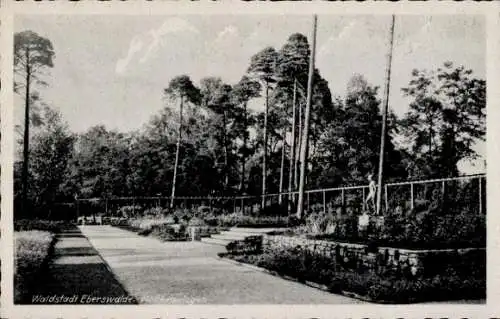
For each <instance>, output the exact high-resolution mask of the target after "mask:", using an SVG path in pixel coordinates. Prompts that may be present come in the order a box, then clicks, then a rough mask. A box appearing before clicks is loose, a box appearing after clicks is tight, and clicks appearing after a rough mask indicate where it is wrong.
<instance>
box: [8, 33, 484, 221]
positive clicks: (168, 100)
mask: <svg viewBox="0 0 500 319" xmlns="http://www.w3.org/2000/svg"><path fill="white" fill-rule="evenodd" d="M24 35H25V36H26V37H27V39H28V38H29V39H35V38H36V39H37V40H36V41H34V42H35V43H38V42H39V44H37V45H35V46H34V48H42V47H43V48H44V50H43V52H42V51H41V52H39V53H37V54H40V56H39V62H40V63H42V64H43V63H45V64H46V66H49V67H50V66H51V65H52V59H53V55H54V54H53V49H52V48H51V44H50V41H46V39H45V40H44V39H39V38H37V37H35V35H34V34H32V33H29V32H28V33H25V34H24ZM19 36H21V35H19ZM18 39H20V40H19V41H17V42H18V44H16V45H17V47H16V48H19V50H18V53H16V56H15V65H16V68H21V67H22V66H23V63H24V62H23V58H24V56H23V54H21V53H22V52H24V51H22V50H23V49H22V48H26V47H25V46H24V45H25V44H26V43H27V42H29V41H28V40H26V39H24V40H23V38H22V37H20V38H19V37H18ZM25 40H26V41H27V42H26V41H25ZM23 41H24V42H23ZM42 42H43V43H42ZM30 45H31V44H30ZM23 46H24V47H23ZM45 49H46V50H45ZM309 58H310V48H309V43H308V39H307V37H306V36H305V35H303V34H299V33H295V34H292V35H290V37H289V38H288V39H287V40H286V42H285V43H284V45H283V46H282V47H281V48H279V49H278V50H276V49H274V48H272V47H267V48H263V49H262V50H260V51H258V52H256V53H255V54H254V55H253V56H252V57H251V59H250V61H249V67H248V68H247V70H246V72H245V74H243V75H242V77H241V80H240V81H239V82H237V83H234V84H231V83H225V82H224V81H223V80H222V79H221V78H218V77H214V76H209V75H208V76H205V77H202V79H201V81H200V82H199V83H194V82H193V81H192V79H191V78H190V77H189V76H187V75H179V76H176V77H174V78H172V79H171V80H170V81H169V82H168V83H167V85H166V88H165V89H164V90H163V101H164V106H165V107H164V108H162V109H161V110H159V111H158V113H156V114H154V115H153V116H152V117H151V119H150V120H149V121H148V122H147V123H145V125H144V126H143V128H142V129H140V130H137V131H135V132H118V131H114V130H109V129H107V128H106V127H104V126H94V127H91V128H89V129H88V130H87V131H86V132H83V133H80V134H72V133H70V132H69V130H68V129H67V127H66V125H65V123H64V122H63V121H62V119H61V118H60V116H59V115H58V114H57V113H56V112H54V111H50V112H48V111H47V112H46V113H44V114H42V113H40V116H39V118H40V121H39V122H40V123H41V124H40V125H41V126H40V130H39V131H38V132H36V134H35V136H34V137H33V142H34V143H35V147H34V149H33V151H32V152H31V156H32V158H33V160H32V162H33V163H32V165H30V172H29V174H30V177H31V178H32V179H33V184H29V186H30V193H29V201H30V202H32V203H33V204H34V205H36V206H38V207H41V206H46V207H41V208H40V209H39V211H38V212H37V216H38V215H42V216H39V217H43V214H49V213H50V211H51V207H50V204H51V203H53V202H71V201H73V200H74V196H75V195H77V196H78V197H79V198H91V197H96V198H110V199H111V198H113V197H125V196H126V197H129V196H134V197H142V196H144V197H150V196H158V197H162V196H166V195H170V194H171V192H172V190H173V189H174V188H175V194H176V196H183V195H186V196H204V197H206V196H212V197H218V196H221V197H230V196H233V195H236V194H238V195H240V194H245V195H260V194H262V193H263V191H264V189H263V187H264V186H265V187H266V191H265V192H266V193H271V192H279V191H282V190H285V189H286V188H287V187H286V182H285V180H288V186H289V187H290V188H291V189H292V190H293V189H294V188H295V187H296V185H295V182H296V180H297V173H298V172H296V167H297V166H298V164H299V163H298V159H297V157H298V150H299V149H300V140H301V139H300V138H299V135H300V133H301V130H302V128H303V124H304V123H303V116H304V110H303V109H304V104H305V97H306V92H305V88H306V87H307V74H308V62H309ZM37 59H38V58H37ZM32 61H37V60H36V59H35V60H32ZM42 64H41V65H40V68H43V67H44V66H43V65H42ZM21 69H22V68H21ZM21 69H20V70H21ZM16 70H17V69H16ZM312 93H313V94H312V105H311V125H310V143H309V147H308V164H309V165H308V172H307V184H308V185H307V187H308V188H316V187H336V186H347V185H359V184H366V183H367V181H366V177H367V174H369V173H374V174H376V173H377V172H376V169H377V167H378V159H379V148H380V131H381V125H382V121H381V120H382V118H381V111H380V101H379V95H380V94H379V90H378V88H377V87H375V86H373V85H372V84H370V83H368V81H367V80H366V79H365V77H364V76H363V75H361V74H355V75H353V77H352V78H351V79H350V80H349V82H348V83H347V93H346V95H345V96H335V95H334V92H332V91H331V89H330V85H329V83H328V82H327V81H326V80H325V79H324V78H323V77H322V75H321V71H320V70H319V69H316V70H314V72H313V90H312ZM403 93H404V94H405V95H407V96H408V97H409V98H410V99H411V105H410V111H409V112H408V114H406V115H405V116H404V117H403V118H402V119H398V118H397V117H396V115H395V114H393V113H389V114H388V131H389V134H388V140H387V144H386V151H387V153H386V154H385V155H386V156H385V158H386V161H385V164H384V165H385V166H384V181H385V182H389V181H392V180H402V179H406V178H408V177H411V178H415V179H417V178H424V177H428V176H435V175H437V174H439V175H449V176H453V175H457V173H458V171H457V169H456V163H457V162H458V161H460V160H462V159H465V158H474V157H475V156H476V155H477V154H476V153H475V152H474V150H473V144H474V143H475V142H476V141H478V140H481V139H483V138H484V131H485V123H484V119H485V114H484V109H485V108H484V105H485V81H484V80H481V79H479V78H476V77H474V76H473V74H472V71H470V70H466V69H465V68H463V67H461V66H458V67H455V66H453V65H452V64H451V63H446V64H445V65H444V67H443V68H440V69H438V70H436V71H433V72H428V71H423V70H416V71H415V72H414V73H413V74H412V79H411V81H410V83H409V84H408V86H407V87H406V88H404V90H403ZM264 99H265V101H263V100H264ZM37 101H39V100H37ZM181 101H182V102H183V103H182V104H183V109H182V114H180V112H179V111H180V109H179V107H180V104H181V103H180V102H181ZM294 101H295V104H294V103H293V102H294ZM261 104H262V106H263V107H261ZM292 114H295V118H293V116H292ZM181 118H182V119H181ZM51 123H52V124H51ZM292 132H293V134H292ZM292 135H294V137H295V139H294V140H293V141H292V138H291V137H292ZM400 140H403V142H401V143H400ZM177 150H178V153H179V158H178V161H177V162H176V160H175V159H176V153H177ZM264 162H265V164H264ZM21 164H22V162H20V161H18V162H16V163H15V177H16V178H15V193H16V211H18V209H19V208H20V205H19V204H20V201H19V199H18V198H17V197H19V193H20V190H21V186H22V185H23V183H22V178H21V175H22V174H21V173H22V167H21ZM263 166H265V168H264V167H263ZM174 172H177V174H178V177H175V178H174V176H173V175H174ZM174 180H175V187H174ZM25 184H26V183H25ZM462 195H463V196H465V197H467V196H468V195H467V193H462ZM358 197H361V196H358ZM465 197H464V198H465ZM467 198H468V197H467ZM391 200H392V201H396V200H398V201H399V203H397V205H401V206H406V203H404V201H405V200H404V199H403V198H399V197H398V198H397V199H396V198H394V199H391ZM449 200H450V201H452V200H451V199H449ZM223 201H224V200H223ZM351 202H352V201H351ZM351 202H349V203H348V204H349V205H351V204H352V205H353V206H355V205H354V203H351ZM465 202H466V201H465V200H464V201H461V204H462V205H465V204H466V203H465ZM228 203H229V201H226V202H225V203H222V201H221V202H219V204H221V205H219V207H220V212H224V213H226V212H228V211H232V207H233V203H229V204H228ZM180 204H181V200H178V201H175V203H174V206H180ZM211 204H212V203H210V204H207V203H203V205H204V206H205V205H209V206H212V207H215V206H217V205H211ZM286 204H287V203H286ZM295 204H296V203H292V205H290V206H288V205H285V204H284V202H283V201H282V202H281V203H280V204H277V205H272V206H269V207H265V209H264V210H262V211H261V212H260V214H261V215H263V216H276V215H279V216H286V215H289V214H290V213H291V211H289V210H290V209H292V210H293V209H294V207H295ZM360 204H361V202H360V200H357V203H356V205H357V206H361V205H360ZM391 204H392V203H391ZM397 205H396V206H397ZM141 206H142V205H141ZM158 206H161V205H160V203H158ZM182 206H186V207H190V206H189V205H187V204H184V205H182ZM393 206H394V205H393ZM332 208H333V209H335V208H336V207H332ZM403 208H405V207H403ZM96 209H97V207H93V208H92V210H96ZM320 209H321V208H320V207H311V209H310V210H311V211H310V212H309V213H318V212H319V210H320ZM356 209H357V208H356ZM133 212H137V213H141V214H143V213H144V214H148V215H154V216H160V215H168V214H174V215H175V216H176V217H175V218H177V219H179V220H181V219H184V221H185V222H187V221H188V220H189V218H190V217H191V216H192V215H193V213H194V212H192V211H186V212H178V211H177V212H174V211H172V210H171V209H167V210H161V211H160V210H159V209H158V208H153V207H146V206H143V207H141V208H140V209H139V210H138V211H136V210H135V209H134V210H133ZM329 212H331V209H330V210H329ZM218 213H219V212H217V211H215V210H214V209H213V208H212V209H211V212H210V213H205V212H203V213H202V214H201V215H199V216H198V217H200V218H202V219H204V220H205V221H206V222H208V223H211V224H215V223H218V221H217V218H216V216H217V215H218ZM210 214H211V215H213V216H208V215H210ZM128 215H130V214H128ZM205 215H207V216H205ZM222 219H223V218H221V220H222ZM208 220H210V221H208ZM229 223H233V224H234V223H235V222H229ZM250 223H254V222H250ZM318 223H319V224H318V226H320V228H325V227H326V224H324V223H323V222H321V221H318ZM322 223H323V224H322ZM254 224H255V223H254ZM320 224H321V225H320Z"/></svg>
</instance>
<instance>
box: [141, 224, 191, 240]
mask: <svg viewBox="0 0 500 319" xmlns="http://www.w3.org/2000/svg"><path fill="white" fill-rule="evenodd" d="M150 234H151V236H154V237H156V238H158V239H161V240H163V241H184V240H187V239H188V234H187V233H186V228H185V226H183V225H179V227H178V228H177V229H176V228H175V227H174V226H172V225H166V224H163V225H154V226H152V227H151V233H150Z"/></svg>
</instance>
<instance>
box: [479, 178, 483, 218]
mask: <svg viewBox="0 0 500 319" xmlns="http://www.w3.org/2000/svg"><path fill="white" fill-rule="evenodd" d="M482 193H483V185H482V182H481V176H479V214H482V213H483V196H482Z"/></svg>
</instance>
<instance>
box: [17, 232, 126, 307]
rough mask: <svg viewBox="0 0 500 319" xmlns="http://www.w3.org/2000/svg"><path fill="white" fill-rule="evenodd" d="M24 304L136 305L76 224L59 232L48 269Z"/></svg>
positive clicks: (24, 300) (26, 297) (25, 297)
mask: <svg viewBox="0 0 500 319" xmlns="http://www.w3.org/2000/svg"><path fill="white" fill-rule="evenodd" d="M51 297H52V298H51ZM54 297H56V298H54ZM21 303H28V304H103V303H105V304H106V303H123V304H134V303H135V300H134V299H133V298H132V297H131V296H130V295H129V294H128V292H127V291H126V290H125V289H124V288H123V286H122V285H121V284H120V283H119V282H118V281H117V280H116V278H115V277H114V276H113V273H112V272H111V271H110V270H109V269H108V268H107V265H106V263H105V262H104V261H103V260H102V258H101V257H100V256H99V254H98V253H97V251H96V250H95V249H94V248H93V247H92V245H91V244H90V243H89V241H88V239H87V238H85V237H84V236H83V235H82V233H81V232H80V230H79V229H78V228H76V227H74V228H71V229H66V230H64V231H63V232H61V233H60V234H58V235H57V241H56V244H55V245H54V251H53V253H52V256H51V260H50V262H49V264H48V266H47V268H46V269H45V270H44V273H43V275H41V276H40V278H39V281H38V282H37V284H36V287H34V291H32V292H31V294H30V295H29V296H24V298H23V300H22V301H21Z"/></svg>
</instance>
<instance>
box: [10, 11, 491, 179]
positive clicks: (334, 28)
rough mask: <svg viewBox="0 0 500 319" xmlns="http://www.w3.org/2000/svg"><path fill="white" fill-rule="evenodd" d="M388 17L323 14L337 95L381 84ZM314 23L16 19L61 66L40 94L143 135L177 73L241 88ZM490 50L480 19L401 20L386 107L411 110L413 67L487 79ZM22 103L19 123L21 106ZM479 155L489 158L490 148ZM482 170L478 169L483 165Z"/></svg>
mask: <svg viewBox="0 0 500 319" xmlns="http://www.w3.org/2000/svg"><path fill="white" fill-rule="evenodd" d="M390 19H391V18H390V16H388V15H387V16H385V15H365V16H357V15H349V16H340V15H324V16H322V15H319V16H318V31H317V56H316V67H317V68H318V69H319V70H320V73H321V74H322V76H323V77H324V78H325V79H326V80H327V81H328V83H329V86H330V89H331V91H332V95H333V96H340V97H343V96H344V95H345V91H346V86H347V82H348V81H349V79H350V78H351V76H352V75H353V74H355V73H359V74H362V75H363V76H364V77H365V78H366V79H367V80H368V82H369V83H370V84H372V85H375V86H380V87H382V84H383V82H384V71H385V66H386V57H385V55H386V53H387V45H388V32H389V25H390ZM311 24H312V18H311V17H310V16H301V15H286V16H285V15H269V16H266V15H232V16H231V15H220V16H214V15H184V16H118V15H116V16H113V15H71V16H69V15H68V16H64V15H57V16H56V15H53V16H51V15H48V16H47V15H43V16H40V15H38V16H17V17H16V19H15V29H16V31H23V30H32V31H34V32H37V33H38V34H39V35H41V36H43V37H47V38H48V39H50V40H51V42H52V44H53V46H54V50H55V53H56V57H55V60H54V68H52V69H51V70H50V76H48V77H47V78H46V79H47V81H48V82H49V86H48V87H47V88H44V89H40V92H41V95H42V98H43V99H44V100H45V101H46V102H47V103H48V104H49V105H51V106H52V107H55V108H57V109H59V110H60V112H61V113H62V115H63V117H64V119H65V120H66V121H67V122H68V124H69V126H70V128H71V130H72V131H74V132H83V131H85V130H87V129H88V128H89V127H91V126H94V125H98V124H104V125H106V127H107V128H109V129H117V130H120V131H130V130H135V129H139V128H140V127H142V126H143V125H144V124H145V123H146V122H147V121H148V120H149V119H150V118H151V116H153V115H154V114H156V113H157V112H158V111H159V110H160V109H161V108H162V107H163V106H164V104H163V103H164V102H162V93H163V89H164V88H165V87H167V85H168V83H169V81H170V80H171V79H172V78H173V77H174V76H177V75H181V74H187V75H189V76H190V77H191V79H192V80H193V81H194V82H195V83H199V80H200V79H201V78H203V77H205V76H218V77H221V78H222V79H223V80H224V81H226V82H228V83H230V84H234V83H237V82H238V81H239V79H240V78H241V77H242V75H244V74H245V72H246V69H247V68H248V66H249V63H250V58H251V56H252V55H254V54H255V53H257V52H258V51H260V50H262V49H263V48H265V47H267V46H273V47H275V48H276V49H277V50H279V49H280V48H281V47H282V46H283V44H284V43H285V42H286V40H287V38H288V37H289V36H290V35H291V34H293V33H296V32H300V33H303V34H305V35H306V36H308V37H309V38H310V34H311ZM485 50H486V36H485V20H484V17H482V16H473V15H436V16H420V15H406V16H397V17H396V25H395V39H394V51H393V62H392V77H391V88H390V92H391V93H390V97H389V107H390V108H391V109H392V110H393V111H394V112H396V114H398V115H403V114H404V113H405V112H406V111H407V110H408V100H407V99H406V98H404V97H403V96H402V94H401V88H402V87H404V86H405V85H407V84H408V82H409V80H410V77H411V71H412V70H413V69H415V68H417V69H428V70H433V69H437V68H438V67H439V66H442V64H443V63H444V62H445V61H452V62H453V63H454V64H455V65H457V66H458V65H463V66H465V67H466V68H470V69H472V70H473V71H474V74H475V75H476V76H477V77H480V78H483V79H484V78H485V77H486V74H485V73H486V64H485ZM382 91H383V90H380V94H381V93H382ZM16 102H17V103H16V104H17V105H16V110H15V114H16V118H17V119H18V120H19V119H21V117H22V112H23V109H22V104H21V103H20V101H19V100H17V101H16ZM259 107H260V104H259V105H257V104H256V105H255V108H256V109H257V110H258V109H259ZM477 148H478V151H479V152H480V153H482V154H485V150H486V146H485V145H484V143H481V144H480V145H478V147H477ZM481 163H482V161H481ZM481 163H479V165H480V167H476V169H481V168H482V166H481V165H482V164H481ZM470 169H472V170H474V168H472V167H470Z"/></svg>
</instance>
